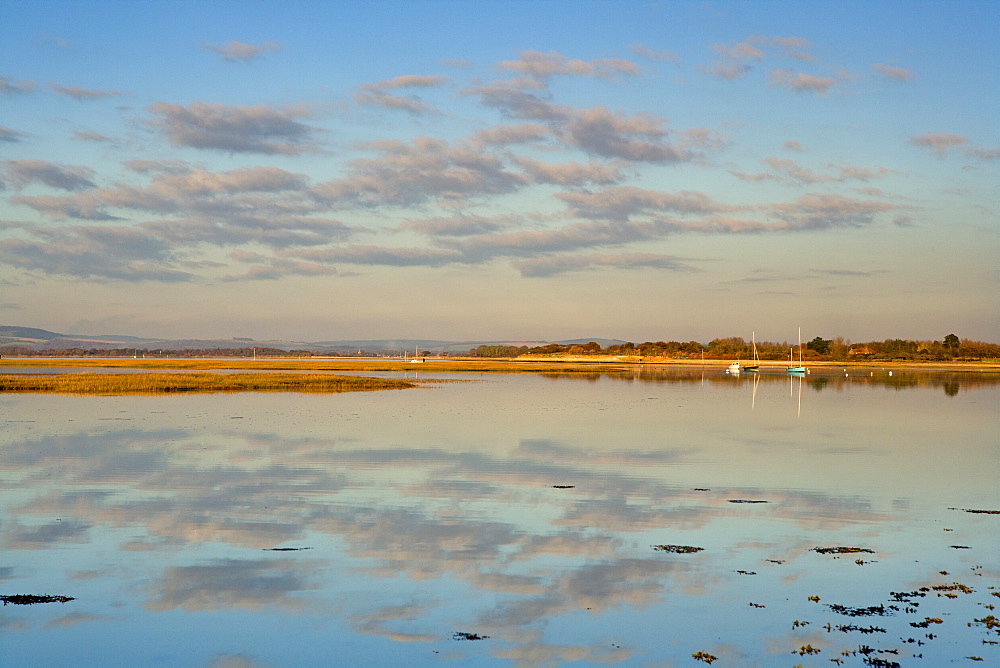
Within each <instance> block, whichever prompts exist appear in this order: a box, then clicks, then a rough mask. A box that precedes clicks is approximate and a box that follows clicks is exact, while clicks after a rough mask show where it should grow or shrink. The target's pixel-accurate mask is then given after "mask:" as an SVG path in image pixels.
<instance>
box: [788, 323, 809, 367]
mask: <svg viewBox="0 0 1000 668" xmlns="http://www.w3.org/2000/svg"><path fill="white" fill-rule="evenodd" d="M805 372H806V368H805V366H803V365H802V328H801V327H799V364H798V366H796V365H795V363H794V362H793V361H792V349H791V348H789V349H788V373H805Z"/></svg>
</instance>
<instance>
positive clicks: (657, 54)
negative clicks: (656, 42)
mask: <svg viewBox="0 0 1000 668" xmlns="http://www.w3.org/2000/svg"><path fill="white" fill-rule="evenodd" d="M628 50H629V51H631V52H632V53H634V54H636V55H637V56H642V57H643V58H648V59H649V60H657V61H667V62H671V63H674V64H679V63H680V58H679V57H678V56H677V54H676V53H673V52H671V51H654V50H653V49H650V48H648V47H646V46H643V45H642V44H629V47H628Z"/></svg>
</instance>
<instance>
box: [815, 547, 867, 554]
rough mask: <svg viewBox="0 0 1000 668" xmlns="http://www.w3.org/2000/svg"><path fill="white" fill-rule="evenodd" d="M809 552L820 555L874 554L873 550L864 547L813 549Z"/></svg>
mask: <svg viewBox="0 0 1000 668" xmlns="http://www.w3.org/2000/svg"><path fill="white" fill-rule="evenodd" d="M811 551H812V552H819V553H820V554H858V553H859V552H867V553H868V554H875V550H869V549H868V548H866V547H814V548H813V549H812V550H811Z"/></svg>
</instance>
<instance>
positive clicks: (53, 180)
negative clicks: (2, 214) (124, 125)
mask: <svg viewBox="0 0 1000 668" xmlns="http://www.w3.org/2000/svg"><path fill="white" fill-rule="evenodd" d="M2 164H3V175H4V177H5V178H6V179H7V181H8V182H9V183H13V184H14V185H15V186H16V187H19V188H23V187H24V186H27V185H30V184H32V183H41V184H43V185H47V186H50V187H52V188H58V189H59V190H85V189H87V188H93V187H94V185H95V184H94V182H93V181H92V180H91V179H92V178H93V177H94V170H93V169H90V168H89V167H81V166H73V167H60V166H59V165H56V164H53V163H51V162H46V161H44V160H5V161H4V162H3V163H2Z"/></svg>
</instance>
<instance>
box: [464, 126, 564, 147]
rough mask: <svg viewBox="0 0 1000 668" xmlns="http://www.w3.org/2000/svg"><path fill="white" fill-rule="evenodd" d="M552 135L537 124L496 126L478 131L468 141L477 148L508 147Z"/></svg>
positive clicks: (546, 127) (550, 131)
mask: <svg viewBox="0 0 1000 668" xmlns="http://www.w3.org/2000/svg"><path fill="white" fill-rule="evenodd" d="M551 134H552V130H551V129H550V128H549V127H548V126H547V125H541V124H539V123H519V124H517V125H498V126H496V127H492V128H489V129H487V130H478V131H476V132H474V133H473V134H472V135H471V136H470V137H469V139H468V141H469V143H470V144H472V145H474V146H478V147H483V146H509V145H510V144H527V143H532V142H539V141H542V140H544V139H546V138H547V137H549V136H550V135H551Z"/></svg>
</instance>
